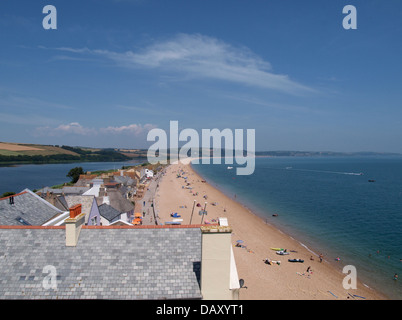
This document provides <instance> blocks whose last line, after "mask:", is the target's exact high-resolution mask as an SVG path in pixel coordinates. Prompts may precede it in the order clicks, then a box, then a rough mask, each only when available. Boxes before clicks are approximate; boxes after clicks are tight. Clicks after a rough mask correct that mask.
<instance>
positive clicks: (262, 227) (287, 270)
mask: <svg viewBox="0 0 402 320" xmlns="http://www.w3.org/2000/svg"><path fill="white" fill-rule="evenodd" d="M180 170H183V171H184V172H186V175H187V180H186V182H187V183H189V185H190V186H191V188H192V189H186V188H184V184H183V180H184V179H182V178H177V177H176V176H177V173H178V172H180ZM201 181H205V178H204V177H202V176H201V175H200V174H199V173H198V172H196V171H195V169H194V168H192V166H191V164H190V162H188V163H180V164H173V165H169V166H168V167H167V168H166V169H165V174H164V175H163V178H162V180H161V181H160V187H159V188H158V190H157V192H156V194H155V202H156V206H157V209H158V214H159V218H160V220H161V221H162V222H166V221H171V219H172V218H171V217H170V213H172V212H178V213H179V214H180V215H181V218H182V219H183V222H182V224H188V223H189V220H190V215H191V213H190V211H191V208H192V207H193V205H192V204H193V201H194V200H196V201H197V202H198V203H200V204H202V208H200V209H203V208H204V205H205V204H204V202H207V210H206V211H207V212H208V215H207V216H206V217H207V218H206V219H205V220H204V223H205V222H207V221H208V220H211V219H215V218H218V217H227V218H228V222H229V225H230V226H231V227H232V228H233V234H232V244H233V246H235V244H236V242H237V240H242V241H243V243H242V244H243V245H244V246H243V248H236V247H234V248H233V252H234V255H235V260H236V265H237V269H238V274H239V278H242V279H244V280H245V285H246V286H247V288H248V289H246V290H241V292H240V299H242V300H249V299H251V300H297V299H301V300H328V299H329V300H334V299H335V300H341V299H345V300H346V299H352V300H354V299H356V300H361V299H360V298H358V297H355V296H354V295H357V296H359V297H365V299H367V300H388V299H389V298H388V297H387V296H386V295H385V294H383V293H381V292H379V291H378V290H376V289H374V288H371V287H369V286H367V284H365V283H363V282H362V281H360V279H357V289H349V290H346V289H344V288H343V286H342V281H343V279H344V277H345V276H346V274H343V273H342V272H341V271H340V270H338V269H337V268H336V266H335V265H333V264H332V263H331V262H329V261H327V260H325V258H324V259H323V261H322V262H319V261H318V255H319V254H318V253H317V252H316V251H317V250H315V249H314V247H312V246H310V245H306V244H304V243H303V242H301V241H299V240H297V239H295V238H294V237H293V236H291V235H290V234H288V233H285V232H283V231H282V230H281V229H280V228H278V227H277V226H275V225H273V224H270V223H268V222H267V220H266V219H263V218H262V217H261V216H259V215H257V214H256V213H255V212H254V211H253V210H252V209H250V208H248V207H247V206H245V205H243V204H242V203H240V202H238V201H237V199H233V198H231V197H230V196H229V195H227V194H225V191H222V190H220V189H219V188H218V187H217V186H214V185H212V184H211V183H209V182H208V181H207V182H206V183H205V182H201ZM187 186H188V185H187ZM188 190H190V191H189V192H186V191H188ZM193 191H194V192H198V195H197V196H194V192H193ZM190 193H192V194H191V195H190ZM203 195H208V196H207V199H204V198H203V197H202V196H203ZM211 202H216V203H217V204H216V205H215V206H213V205H212V204H211ZM184 206H185V207H184ZM161 208H163V210H161ZM185 209H187V210H185ZM197 211H198V210H196V209H194V212H195V213H194V215H193V218H192V224H198V223H201V218H200V217H199V215H198V214H197ZM211 213H212V214H211ZM208 222H209V221H208ZM271 247H281V248H287V249H288V250H290V251H291V252H290V254H289V255H287V256H280V255H276V254H275V252H274V251H273V250H270V248H271ZM245 249H246V250H245ZM313 255H314V257H313V259H314V260H310V257H312V256H313ZM265 258H269V259H270V260H275V261H277V260H281V263H280V265H266V264H264V262H263V260H264V259H265ZM288 258H291V259H293V258H301V259H304V263H290V262H288V261H287V260H288ZM310 266H311V270H313V271H312V273H307V272H306V268H307V267H310Z"/></svg>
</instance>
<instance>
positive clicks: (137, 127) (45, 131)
mask: <svg viewBox="0 0 402 320" xmlns="http://www.w3.org/2000/svg"><path fill="white" fill-rule="evenodd" d="M153 128H156V126H155V125H153V124H145V125H141V124H130V125H127V126H120V127H112V126H109V127H106V128H98V129H95V128H87V127H84V126H82V125H81V124H79V123H78V122H71V123H69V124H61V125H59V126H57V127H49V126H44V127H37V128H36V129H35V132H34V135H36V136H62V135H71V134H73V135H81V136H95V135H107V134H113V135H118V134H125V133H128V134H134V135H135V136H138V135H140V134H142V133H144V132H147V131H149V130H151V129H153Z"/></svg>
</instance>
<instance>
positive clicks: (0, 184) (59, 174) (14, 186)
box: [0, 159, 146, 196]
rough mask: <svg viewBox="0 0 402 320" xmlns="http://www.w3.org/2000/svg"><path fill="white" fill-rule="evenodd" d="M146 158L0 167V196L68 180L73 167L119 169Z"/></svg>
mask: <svg viewBox="0 0 402 320" xmlns="http://www.w3.org/2000/svg"><path fill="white" fill-rule="evenodd" d="M145 161H146V159H135V160H129V161H123V162H73V163H71V162H70V163H57V164H24V165H12V166H1V167H0V196H1V195H2V194H3V193H5V192H15V193H19V192H21V191H22V190H24V189H25V188H28V189H30V190H39V189H41V188H44V187H51V186H54V185H58V184H62V183H65V182H70V180H71V179H70V178H68V177H67V174H68V172H69V171H70V170H71V169H72V168H75V167H82V169H83V171H84V172H86V171H96V170H110V169H115V170H117V169H121V168H122V167H123V166H134V165H136V164H140V163H143V162H145Z"/></svg>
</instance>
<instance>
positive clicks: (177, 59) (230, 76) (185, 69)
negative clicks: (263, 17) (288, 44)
mask: <svg viewBox="0 0 402 320" xmlns="http://www.w3.org/2000/svg"><path fill="white" fill-rule="evenodd" d="M58 50H62V51H67V52H71V53H77V54H92V55H98V56H102V57H104V58H107V59H109V60H112V61H114V62H116V63H117V64H118V65H119V66H121V67H126V68H148V69H155V70H164V71H170V72H175V73H180V74H184V75H186V76H187V77H188V76H190V77H194V78H209V79H218V80H223V81H230V82H236V83H239V84H243V85H247V86H253V87H260V88H263V89H273V90H278V91H282V92H286V93H292V94H297V93H300V92H313V91H314V90H313V89H312V88H309V87H308V86H305V85H302V84H299V83H298V82H296V81H293V80H291V79H290V78H289V76H287V75H282V74H276V73H274V72H273V71H272V68H271V65H270V63H269V62H268V61H265V60H264V59H262V58H261V57H259V56H258V55H256V54H254V53H253V52H252V51H251V50H249V49H248V48H245V47H234V46H232V45H230V44H227V43H225V42H223V41H221V40H218V39H216V38H212V37H208V36H204V35H200V34H193V35H190V34H179V35H177V36H176V37H174V38H173V39H171V40H166V41H160V42H155V43H154V44H152V45H150V46H148V47H146V48H144V49H142V50H140V51H138V52H134V51H127V52H124V53H119V52H113V51H109V50H90V49H88V48H82V49H74V48H58Z"/></svg>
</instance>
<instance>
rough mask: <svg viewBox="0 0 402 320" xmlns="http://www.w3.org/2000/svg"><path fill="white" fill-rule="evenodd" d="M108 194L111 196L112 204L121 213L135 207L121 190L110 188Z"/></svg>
mask: <svg viewBox="0 0 402 320" xmlns="http://www.w3.org/2000/svg"><path fill="white" fill-rule="evenodd" d="M107 195H108V197H109V202H110V205H111V206H112V207H113V208H115V209H117V210H119V211H120V212H121V213H126V212H129V211H131V210H133V209H134V205H133V204H132V203H131V201H130V200H127V199H126V198H124V197H123V195H122V194H121V193H120V192H119V191H117V190H113V189H112V190H110V189H108V190H107Z"/></svg>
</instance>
